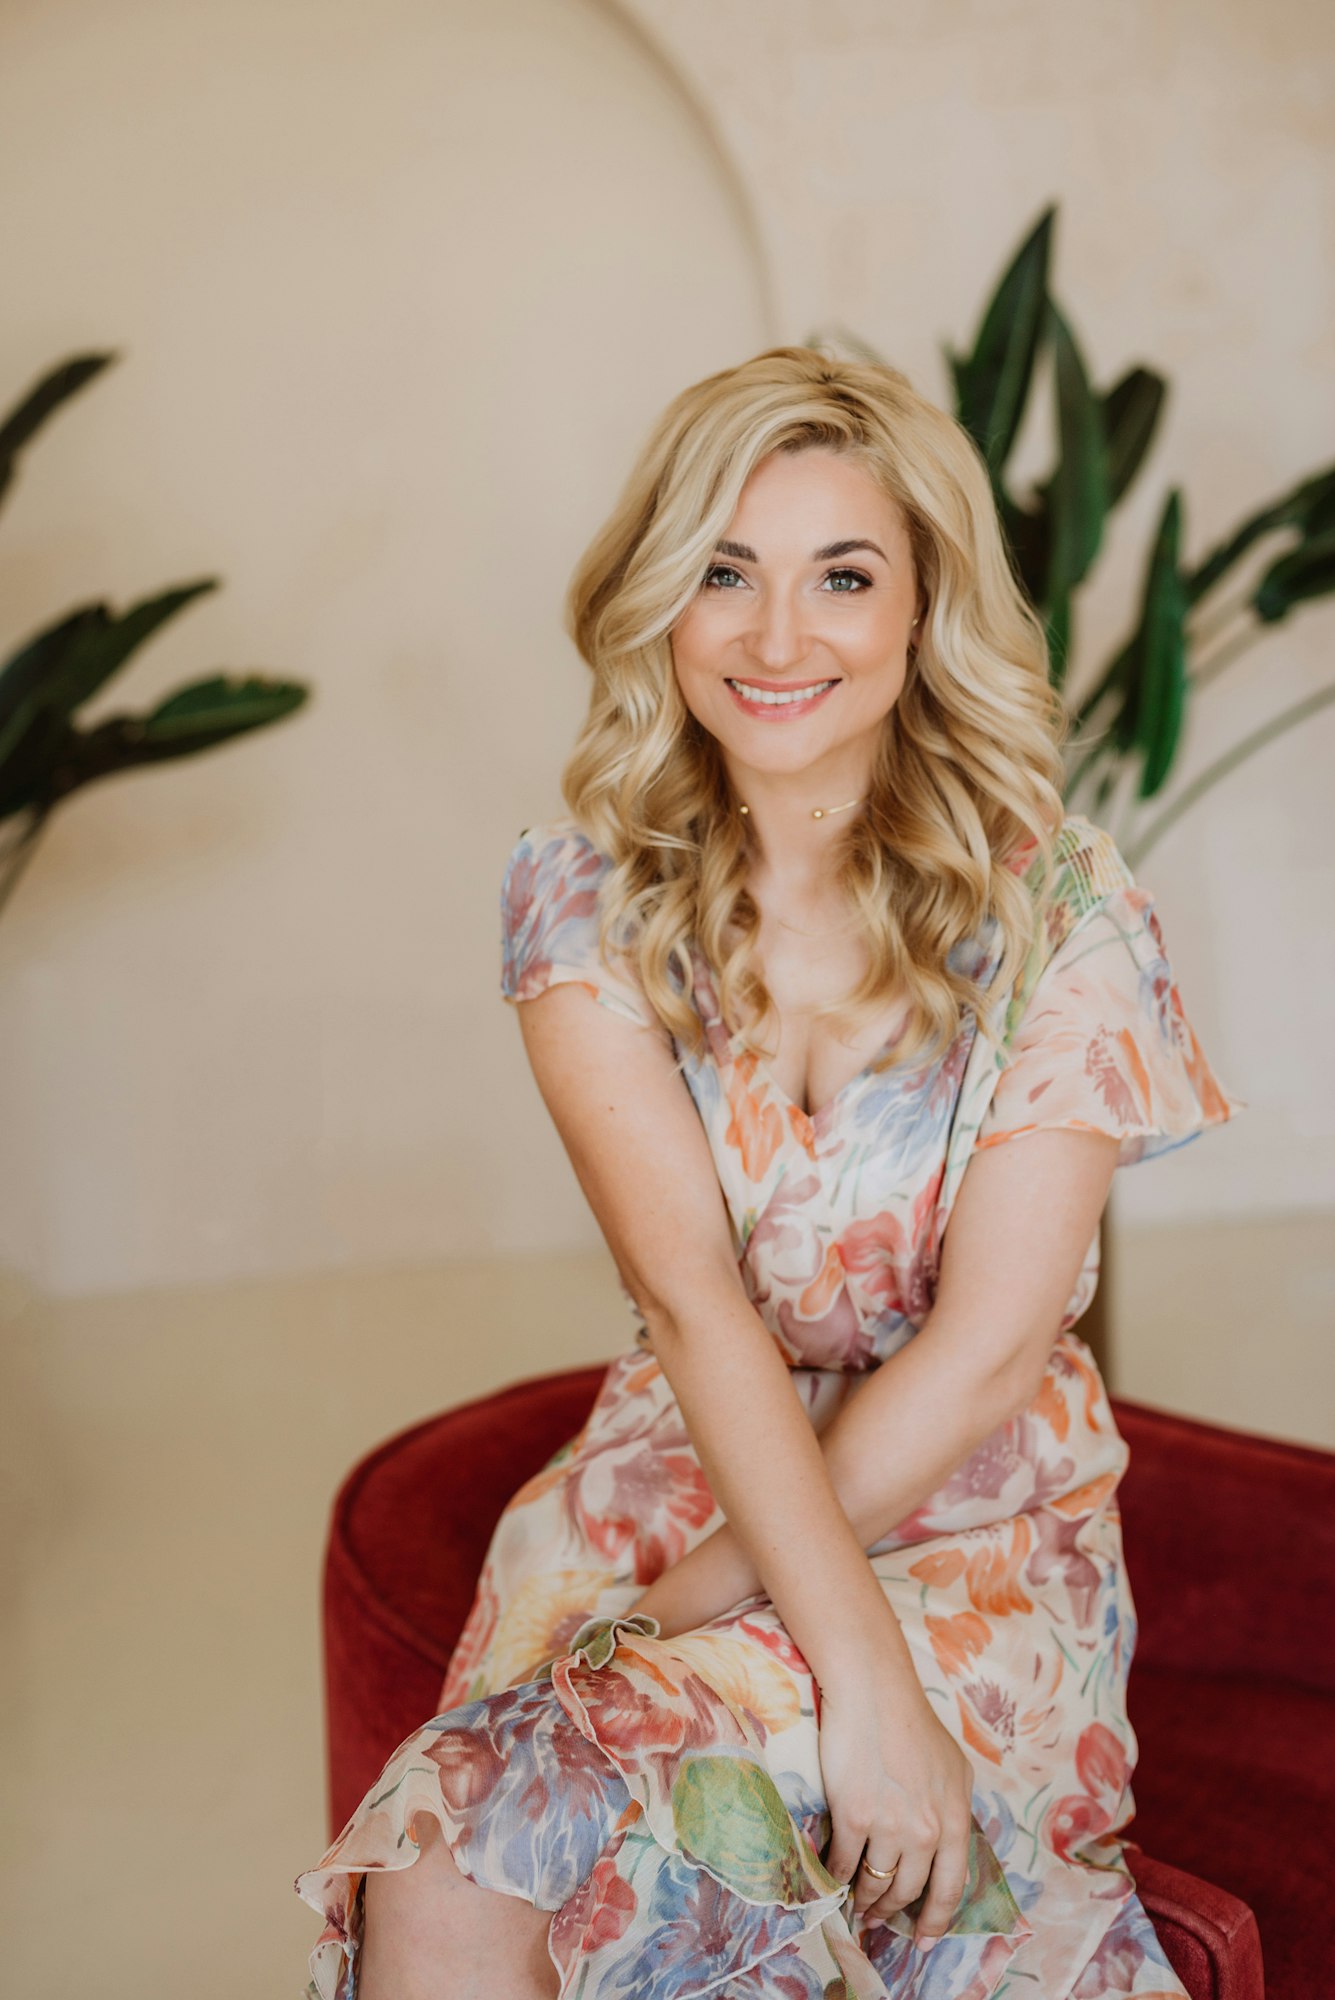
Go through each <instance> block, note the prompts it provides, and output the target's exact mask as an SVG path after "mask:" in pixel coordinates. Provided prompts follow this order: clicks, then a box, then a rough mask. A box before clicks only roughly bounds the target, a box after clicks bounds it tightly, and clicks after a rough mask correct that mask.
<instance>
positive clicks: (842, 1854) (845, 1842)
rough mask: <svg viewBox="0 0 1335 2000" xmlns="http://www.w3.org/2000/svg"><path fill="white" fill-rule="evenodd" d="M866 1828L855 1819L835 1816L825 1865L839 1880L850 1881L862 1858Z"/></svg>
mask: <svg viewBox="0 0 1335 2000" xmlns="http://www.w3.org/2000/svg"><path fill="white" fill-rule="evenodd" d="M866 1840H867V1829H866V1827H865V1826H863V1827H860V1826H858V1825H857V1823H856V1821H854V1820H852V1819H849V1818H847V1817H844V1816H840V1817H838V1818H836V1820H835V1823H834V1832H833V1833H832V1834H831V1836H830V1852H829V1857H828V1859H827V1860H826V1863H825V1866H826V1867H827V1868H828V1869H829V1871H830V1873H831V1875H833V1876H835V1877H836V1878H837V1879H838V1880H839V1881H840V1882H851V1881H852V1880H853V1876H854V1874H855V1873H856V1871H857V1866H858V1863H859V1861H860V1860H861V1859H862V1850H863V1847H864V1846H865V1845H866Z"/></svg>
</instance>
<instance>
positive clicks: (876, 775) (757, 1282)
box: [297, 348, 1239, 2000]
mask: <svg viewBox="0 0 1335 2000" xmlns="http://www.w3.org/2000/svg"><path fill="white" fill-rule="evenodd" d="M569 612H570V630H571V633H572V636H573V638H574V639H575V642H576V644H577V645H578V647H579V649H580V651H581V653H582V654H583V656H584V658H585V660H586V661H587V662H588V664H589V666H590V667H591V669H592V671H593V693H592V699H591V704H590V710H589V715H588V718H587V721H586V723H585V725H584V728H583V730H582V732H581V735H580V738H579V742H578V744H577V746H576V748H575V751H574V754H573V756H572V757H571V759H570V762H569V764H568V766H567V769H566V772H565V775H564V781H563V789H564V796H565V802H566V804H567V806H568V807H569V817H568V818H565V819H562V820H557V821H554V822H552V823H551V824H550V825H547V826H545V827H541V828H530V829H528V830H527V831H526V832H525V834H524V835H523V836H522V837H521V839H520V841H519V842H518V844H517V846H516V848H515V850H514V852H513V854H512V855H511V857H510V862H509V866H508V868H507V870H506V876H505V883H504V889H503V895H502V908H503V920H504V927H505V962H504V974H503V981H502V984H503V990H504V992H505V993H506V995H507V996H508V997H509V998H510V999H511V1000H512V1001H514V1002H515V1003H516V1005H517V1007H518V1011H519V1016H520V1021H521V1026H522V1031H523V1037H524V1042H525V1046H526V1049H527V1052H528V1056H529V1059H530V1061H531V1063H532V1066H533V1070H534V1073H535V1075H536V1078H537V1081H538V1084H539V1086H540V1089H541V1091H542V1094H543V1097H544V1099H545V1101H546V1104H547V1106H548V1109H549V1111H550V1113H551V1115H552V1117H553V1119H554V1121H555V1123H556V1125H557V1127H558V1130H559V1131H560V1134H561V1137H562V1139H563V1141H564V1143H565V1145H566V1148H567V1150H568V1152H569V1155H570V1158H571V1160H572V1162H573V1165H574V1168H575V1171H576V1173H577V1175H578V1177H579V1180H580V1183H581V1185H582V1187H583V1188H584V1191H585V1193H586V1195H587V1197H588V1200H589V1202H590V1205H591V1206H592V1208H593V1211H594V1213H595V1215H596V1216H597V1218H598V1221H599V1224H600V1225H601V1228H602V1231H603V1234H604V1235H605V1237H606V1239H607V1242H608V1245H609V1247H610V1249H611V1251H612V1255H613V1257H614V1258H615V1260H616V1264H617V1267H618V1270H619V1272H620V1276H621V1280H622V1284H623V1288H624V1290H625V1292H626V1294H627V1296H628V1298H629V1300H630V1302H631V1304H632V1306H633V1307H634V1309H635V1311H636V1313H637V1317H638V1326H637V1331H636V1335H635V1342H634V1345H632V1346H631V1347H630V1348H629V1349H628V1350H627V1351H626V1352H625V1353H623V1354H621V1355H620V1356H619V1357H618V1358H617V1359H615V1360H614V1361H613V1363H612V1365H611V1367H610V1369H609V1371H608V1374H607V1377H606V1381H605V1384H604V1386H603V1388H602V1390H601V1392H600V1394H599V1397H598V1400H597V1403H596V1405H595V1407H594V1409H593V1412H592V1414H591V1415H590V1417H589V1420H588V1422H587V1424H586V1425H585V1428H584V1429H583V1430H582V1431H581V1432H580V1434H579V1436H578V1437H577V1438H575V1439H573V1440H572V1441H571V1442H570V1443H569V1444H567V1445H566V1446H565V1447H564V1448H563V1450H562V1451H561V1452H559V1453H558V1454H557V1456H556V1458H555V1459H554V1460H553V1461H552V1462H551V1464H550V1465H549V1466H547V1467H546V1468H545V1469H544V1470H543V1471H542V1472H541V1473H540V1474H538V1476H537V1477H536V1478H534V1479H532V1480H530V1481H529V1482H528V1484H527V1485H526V1486H524V1487H523V1488H522V1489H521V1490H520V1491H519V1492H518V1493H516V1494H515V1496H514V1498H513V1500H512V1501H511V1502H510V1504H509V1506H508V1507H507V1509H506V1512H505V1514H504V1515H503V1517H502V1519H501V1521H500V1523H499V1525H498V1527H497V1529H496V1532H495V1536H494V1539H493V1541H492V1544H491V1548H490V1551H489V1554H488V1558H487V1563H486V1566H485V1569H484V1571H483V1575H482V1577H481V1580H480V1583H479V1586H478V1592H477V1597H476V1601H475V1603H474V1606H473V1610H472V1613H471V1615H470V1618H469V1621H468V1624H467V1627H466V1629H465V1631H464V1633H463V1636H462V1638H461V1640H460V1643H459V1646H458V1648H457V1650H456V1652H455V1655H454V1657H453V1660H452V1662H451V1665H450V1670H449V1674H448V1676H447V1679H446V1682H445V1685H444V1688H443V1689H442V1692H441V1698H440V1699H441V1708H442V1713H441V1714H440V1715H438V1716H437V1717H436V1718H435V1719H434V1720H432V1721H430V1722H428V1723H427V1724H426V1725H425V1726H424V1727H423V1728H422V1729H421V1730H419V1731H418V1732H417V1733H416V1734H415V1735H414V1736H412V1737H410V1738H409V1739H408V1740H407V1741H406V1742H405V1743H404V1744H403V1745H402V1746H401V1747H400V1749H399V1750H398V1751H397V1752H396V1753H395V1755H394V1756H393V1757H392V1758H391V1759H390V1761H389V1763H388V1764H387V1765H386V1767H385V1770H384V1772H383V1773H382V1776H381V1777H380V1779H379V1780H378V1781H377V1783H376V1784H375V1785H374V1786H373V1787H372V1788H371V1791H370V1792H369V1793H368V1794H367V1796H366V1798H365V1800H364V1801H363V1803H362V1805H361V1806H360V1807H359V1808H358V1810H357V1812H356V1813H354V1815H353V1817H352V1819H351V1820H350V1821H349V1822H348V1825H347V1826H346V1827H345V1828H344V1830H343V1832H342V1833H341V1835H340V1836H339V1838H338V1839H337V1840H336V1841H335V1842H334V1844H333V1846H332V1847H331V1848H330V1849H329V1850H328V1852H327V1853H326V1854H325V1855H324V1857H323V1858H322V1860H321V1861H320V1862H319V1863H318V1864H317V1865H316V1867H315V1868H313V1869H311V1870H310V1871H308V1872H307V1873H305V1874H303V1875H301V1876H299V1877H298V1879H297V1888H298V1890H299V1891H300V1893H301V1894H302V1895H303V1896H304V1897H305V1898H306V1900H307V1901H309V1902H310V1903H311V1904H312V1906H313V1907H314V1908H316V1909H318V1910H320V1911H321V1912H322V1914H323V1915H324V1916H325V1919H326V1928H325V1930H324V1933H323V1935H322V1936H321V1938H320V1939H319V1940H318V1941H317V1944H316V1947H315V1949H314V1951H313V1954H312V1959H311V1970H312V1980H311V1984H310V1986H309V1988H308V1993H309V1994H310V1995H312V1996H318V2000H335V1996H337V2000H350V1996H352V1995H353V1994H354V1993H355V1994H357V1995H358V2000H427V1996H431V2000H436V1996H439V1995H446V1994H448V1995H449V1996H450V2000H472V1996H475V1995H476V1996H480V1995H482V1994H487V1995H493V1994H498V1993H499V1994H504V1995H505V1996H507V2000H538V1996H548V1995H552V1994H556V1993H558V1992H559V1993H560V1994H562V1995H572V1996H574V1995H578V1996H579V2000H604V1996H611V1995H618V1996H629V1995H633V1996H637V2000H644V1996H652V2000H677V1996H686V1995H694V1994H704V1993H709V1994H720V1995H727V1996H730V2000H818V1996H829V1995H836V1994H838V1995H859V1996H864V1995H883V1994H891V1995H896V1996H898V1995H908V1994H910V1993H912V1994H913V1995H914V1996H941V2000H945V1996H950V2000H985V1996H987V1995H991V1994H996V1995H1002V1994H1015V1995H1019V1994H1023V1995H1026V1996H1032V2000H1062V1996H1064V1995H1072V1996H1078V2000H1103V1996H1108V1995H1114V1994H1116V1995H1124V1994H1135V1995H1138V1996H1142V2000H1144V1996H1149V1995H1151V1994H1154V1995H1180V1994H1181V1993H1182V1992H1183V1991H1184V1989H1183V1988H1182V1986H1181V1985H1180V1984H1179V1982H1178V1980H1177V1979H1176V1977H1175V1976H1174V1974H1173V1973H1172V1971H1171V1970H1170V1968H1169V1966H1168V1964H1167V1961H1166V1959H1165V1958H1164V1955H1163V1952H1162V1950H1161V1949H1160V1947H1159V1945H1158V1942H1157V1940H1156V1938H1155V1935H1154V1932H1153V1929H1152V1927H1151V1925H1150V1923H1149V1920H1148V1918H1147V1917H1146V1915H1145V1912H1144V1910H1143V1908H1142V1906H1141V1905H1140V1903H1139V1901H1138V1900H1137V1898H1136V1896H1135V1893H1134V1888H1133V1885H1132V1882H1131V1878H1130V1876H1129V1874H1128V1872H1127V1869H1126V1866H1125V1863H1124V1861H1123V1858H1122V1850H1121V1844H1120V1841H1119V1839H1118V1837H1117V1836H1118V1833H1119V1831H1120V1830H1122V1829H1124V1828H1125V1826H1126V1824H1127V1822H1128V1821H1129V1819H1130V1817H1131V1815H1132V1812H1133V1810H1134V1806H1133V1800H1132V1795H1131V1792H1130V1789H1129V1785H1128V1777H1129V1773H1130V1770H1131V1767H1132V1763H1133V1761H1134V1755H1135V1739H1134V1736H1133V1734H1132V1731H1131V1729H1130V1727H1129V1724H1128V1722H1127V1716H1126V1707H1125V1688H1126V1679H1127V1669H1128V1666H1129V1663H1130V1658H1131V1651H1132V1646H1133V1643H1134V1636H1135V1615H1134V1610H1133V1607H1132V1601H1131V1597H1130V1593H1129V1590H1128V1586H1127V1579H1126V1573H1125V1569H1124V1566H1123V1559H1122V1549H1121V1541H1120V1532H1119V1524H1118V1515H1117V1509H1116V1487H1117V1483H1118V1480H1119V1478H1120V1476H1121V1473H1122V1471H1123V1469H1124V1467H1125V1465H1126V1461H1127V1449H1126V1446H1125V1444H1124V1442H1123V1440H1122V1438H1121V1437H1120V1435H1119V1433H1118V1431H1117V1429H1116V1427H1115V1424H1114V1422H1113V1419H1112V1416H1111V1413H1110V1410H1109V1406H1108V1400H1107V1395H1106V1392H1105V1389H1104V1385H1103V1383H1102V1381H1101V1380H1100V1377H1099V1374H1098V1371H1097V1368H1096V1367H1095V1365H1094V1362H1093V1359H1092V1357H1091V1355H1090V1352H1089V1350H1088V1348H1087V1347H1086V1346H1085V1344H1084V1343H1083V1341H1082V1340H1081V1339H1080V1338H1079V1336H1078V1335H1077V1334H1076V1333H1074V1331H1073V1330H1072V1329H1073V1327H1074V1324H1075V1321H1076V1320H1077V1318H1078V1317H1079V1315H1080V1313H1081V1312H1082V1311H1083V1310H1084V1309H1085V1307H1086V1306H1087V1305H1088V1304H1089V1301H1090V1298H1091V1297H1092V1295H1093V1291H1094V1287H1095V1284H1096V1282H1097V1257H1098V1222H1099V1215H1100V1212H1101V1210H1102V1207H1103V1204H1104V1201H1105V1199H1106V1196H1107V1193H1108V1188H1109V1184H1110V1182H1111V1179H1112V1174H1113V1171H1114V1168H1115V1167H1116V1166H1117V1165H1118V1164H1119V1163H1127V1162H1130V1161H1133V1160H1138V1159H1142V1158H1145V1157H1147V1156H1149V1155H1152V1154H1154V1153H1157V1152H1161V1151H1163V1150H1165V1149H1166V1148H1168V1147H1170V1146H1172V1145H1175V1144H1179V1143H1181V1142H1182V1141H1184V1140H1186V1139H1189V1138H1191V1137H1192V1136H1194V1135H1195V1134H1196V1133H1198V1132H1199V1131H1201V1130H1202V1129H1203V1128H1204V1127H1205V1126H1207V1125H1212V1124H1217V1123H1219V1122H1221V1121H1223V1120H1225V1119H1227V1118H1228V1117H1230V1116H1231V1115H1232V1114H1233V1113H1234V1112H1235V1111H1236V1110H1237V1109H1238V1108H1239V1104H1238V1101H1237V1100H1234V1099H1232V1098H1230V1097H1229V1096H1228V1095H1227V1094H1226V1093H1225V1092H1224V1090H1223V1089H1222V1088H1221V1087H1220V1085H1219V1083H1218V1081H1217V1080H1216V1078H1215V1076H1214V1075H1213V1074H1212V1072H1211V1070H1210V1067H1209V1065H1208V1064H1207V1062H1206V1060H1205V1058H1204V1056H1203V1055H1202V1053H1201V1050H1200V1048H1199V1045H1198V1044H1197V1041H1196V1038H1195V1036H1194V1034H1193V1032H1192V1029H1191V1027H1190V1025H1189V1023H1188V1021H1187V1019H1186V1017H1185V1015H1184V1013H1183V1010H1182V1005H1181V1001H1180V998H1179V994H1178V990H1177V986H1176V984H1175V981H1174V977H1173V973H1172V970H1171V967H1170V965H1169V963H1168V961H1167V959H1166V957H1165V956H1164V951H1163V941H1162V937H1161V933H1160V930H1159V925H1158V922H1157V919H1156V916H1155V912H1154V908H1153V904H1152V901H1151V899H1150V896H1149V895H1148V893H1147V892H1146V891H1145V890H1144V889H1142V888H1140V887H1138V886H1137V885H1136V884H1135V883H1134V882H1133V880H1132V878H1131V875H1130V873H1129V871H1128V870H1127V868H1126V865H1125V863H1124V862H1123V860H1122V858H1121V856H1120V855H1119V853H1118V851H1117V849H1116V847H1115V845H1114V843H1113V842H1112V840H1111V839H1110V838H1109V836H1108V835H1107V834H1106V833H1105V832H1103V831H1102V830H1100V829H1099V828H1098V827H1096V826H1094V825H1092V824H1091V823H1090V822H1089V821H1088V820H1087V819H1084V818H1081V817H1079V816H1067V815H1066V814H1065V813H1064V811H1063V807H1062V801H1061V797H1060V793H1059V790H1058V784H1059V779H1060V770H1061V766H1060V760H1059V755H1058V743H1059V737H1060V727H1061V722H1060V710H1059V706H1058V704H1057V702H1056V700H1055V698H1054V696H1053V695H1052V693H1051V691H1050V688H1049V683H1048V676H1047V669H1046V658H1045V651H1044V639H1043V632H1042V627H1041V625H1040V623H1039V621H1038V620H1037V618H1036V617H1035V615H1034V614H1033V612H1032V611H1031V609H1030V608H1029V607H1028V605H1027V604H1026V602H1025V601H1024V599H1023V597H1022V595H1021V593H1020V592H1019V590H1018V589H1017V587H1016V585H1015V583H1014V581H1013V579H1012V575H1011V571H1010V568H1009V565H1008V562H1007V558H1006V554H1005V550H1004V547H1003V544H1002V540H1001V535H1000V531H999V527H998V521H997V516H996V512H995V509H994V505H993V501H992V497H991V491H990V487H989V483H988V478H987V474H986V471H985V468H984V466H983V464H982V461H981V458H980V456H979V454H978V453H977V451H976V450H975V448H974V446H973V445H972V443H971V441H970V440H969V438H968V436H967V434H966V433H965V432H964V431H963V430H962V429H961V428H960V427H959V426H958V425H956V424H955V423H954V422H953V421H952V420H951V419H950V418H949V417H947V416H946V415H945V414H944V413H943V412H941V411H940V410H938V409H936V408H935V407H933V406H932V405H931V404H930V403H928V402H926V401H924V400H923V399H922V398H921V397H919V396H918V395H916V394H915V393H914V391H913V390H912V389H911V387H910V385H909V384H908V382H907V381H906V380H905V378H904V377H903V376H902V375H900V374H898V373H897V372H896V371H894V370H892V369H889V368H884V367H876V366H864V365H851V364H847V363H843V362H838V361H834V360H831V359H828V358H827V357H825V356H824V355H822V354H820V353H818V352H815V351H813V350H809V349H805V348H777V349H774V350H771V351H770V352H768V353H765V354H762V355H759V356H758V357H756V358H755V359H754V360H752V361H749V362H747V363H746V364H744V365H743V366H740V367H737V368H733V369H729V370H726V371H724V372H722V373H720V374H717V375H714V376H711V377H709V378H708V379H707V380H705V381H703V382H700V383H697V384H696V385H694V386H693V387H692V388H690V389H688V390H686V391H685V392H684V393H683V394H682V395H680V396H679V397H678V398H677V399H676V400H675V401H674V402H673V403H672V404H671V405H670V407H669V408H668V410H667V411H666V413H665V415H664V417H663V418H662V420H661V422H660V423H659V425H658V427H657V429H656V430H655V432H654V433H653V435H652V436H651V438H650V439H649V442H648V444H647V445H646V447H645V449H644V451H643V453H642V455H641V457H640V460H639V462H638V464H637V466H636V468H635V470H634V472H633V474H632V477H631V479H630V480H629V482H628V484H627V487H626V489H625V491H624V493H623V495H622V497H621V500H620V503H619V505H618V506H617V508H616V510H615V512H614V513H613V515H612V517H611V519H610V520H609V521H608V523H607V525H606V526H605V528H604V529H603V530H602V532H601V533H600V534H599V536H598V537H597V539H596V540H595V542H594V543H593V545H592V546H591V548H590V549H589V551H588V553H587V554H586V556H585V558H584V560H583V562H582V564H581V565H580V567H579V570H578V572H577V574H576V576H575V578H574V581H573V584H572V588H571V594H570V604H569ZM1020 1138H1023V1140H1024V1143H1023V1144H1016V1143H1013V1142H1014V1141H1016V1140H1018V1139H1020ZM947 1225H948V1226H947ZM502 1898H504V1899H505V1900H504V1901H502V1900H501V1899H502Z"/></svg>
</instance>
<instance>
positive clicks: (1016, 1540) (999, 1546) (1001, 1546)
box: [968, 1514, 1034, 1618]
mask: <svg viewBox="0 0 1335 2000" xmlns="http://www.w3.org/2000/svg"><path fill="white" fill-rule="evenodd" d="M1033 1541H1034V1534H1033V1529H1032V1528H1031V1527H1030V1525H1029V1523H1028V1521H1027V1520H1026V1519H1025V1517H1024V1515H1023V1514H1017V1515H1016V1517H1015V1519H1014V1520H1013V1521H1009V1522H1007V1523H1005V1524H1004V1526H1003V1527H1002V1528H1001V1531H1000V1533H999V1534H998V1535H997V1536H996V1537H995V1539H993V1540H992V1541H991V1542H990V1543H988V1544H985V1545H984V1546H983V1547H982V1548H980V1549H978V1550H977V1551H976V1552H975V1553H974V1554H973V1555H972V1556H970V1558H969V1583H968V1590H969V1602H970V1604H972V1605H973V1607H974V1609H975V1610H977V1611H986V1612H988V1613H989V1614H990V1615H991V1616H992V1617H994V1618H1005V1617H1008V1616H1009V1614H1010V1613H1011V1612H1012V1611H1032V1610H1033V1608H1034V1605H1033V1599H1032V1598H1030V1597H1027V1596H1026V1595H1025V1592H1024V1590H1023V1589H1022V1588H1021V1585H1020V1575H1019V1573H1020V1571H1021V1569H1022V1568H1023V1567H1024V1564H1025V1561H1026V1559H1027V1557H1028V1555H1029V1551H1030V1549H1031V1548H1032V1547H1033ZM1007 1544H1009V1546H1007Z"/></svg>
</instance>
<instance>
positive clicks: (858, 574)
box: [701, 563, 872, 597]
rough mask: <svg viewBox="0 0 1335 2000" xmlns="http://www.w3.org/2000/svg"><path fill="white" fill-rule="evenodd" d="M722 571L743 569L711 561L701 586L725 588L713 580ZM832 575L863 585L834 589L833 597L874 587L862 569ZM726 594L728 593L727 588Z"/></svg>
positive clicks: (835, 571)
mask: <svg viewBox="0 0 1335 2000" xmlns="http://www.w3.org/2000/svg"><path fill="white" fill-rule="evenodd" d="M720 571H725V572H726V573H727V574H728V575H730V576H740V575H741V571H740V570H739V569H735V568H734V567H733V565H732V564H731V563H711V564H710V566H709V568H708V569H707V570H706V571H705V575H704V582H703V584H702V585H701V588H702V589H703V590H725V587H724V586H723V585H722V584H718V583H715V582H714V581H713V578H714V577H715V576H716V575H718V573H719V572H720ZM832 576H851V577H855V578H856V579H857V581H858V583H859V584H861V585H862V590H832V591H831V592H830V593H829V595H830V596H831V597H861V596H862V594H863V590H870V589H871V587H872V581H871V578H870V577H869V576H864V575H863V573H862V571H861V570H860V569H830V570H826V572H825V577H826V581H827V582H828V581H829V579H830V577H832ZM725 595H726V590H725Z"/></svg>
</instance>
